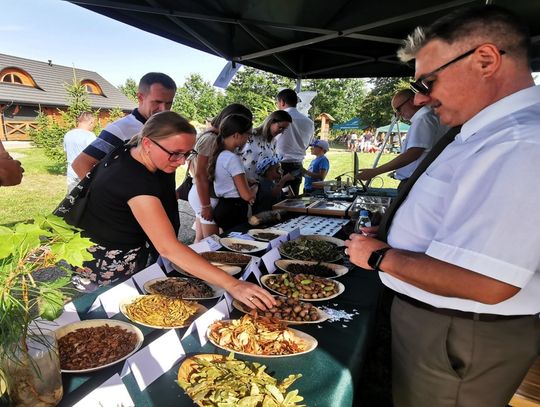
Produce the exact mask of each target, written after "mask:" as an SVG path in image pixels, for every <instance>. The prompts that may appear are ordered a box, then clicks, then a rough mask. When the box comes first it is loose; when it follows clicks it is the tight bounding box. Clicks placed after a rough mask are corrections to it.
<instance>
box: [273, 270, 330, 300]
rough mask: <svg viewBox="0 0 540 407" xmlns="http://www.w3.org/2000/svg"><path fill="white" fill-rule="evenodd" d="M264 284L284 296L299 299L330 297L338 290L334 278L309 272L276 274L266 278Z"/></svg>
mask: <svg viewBox="0 0 540 407" xmlns="http://www.w3.org/2000/svg"><path fill="white" fill-rule="evenodd" d="M266 285H268V287H269V288H271V289H272V290H275V291H277V292H279V293H280V294H283V295H284V296H286V297H292V298H299V299H307V300H309V299H321V298H323V299H324V298H328V297H331V296H333V295H335V294H337V293H338V292H339V286H338V284H337V283H336V282H335V281H334V280H330V279H328V278H321V277H317V276H312V275H309V274H290V273H286V274H277V275H271V276H269V277H268V278H267V280H266Z"/></svg>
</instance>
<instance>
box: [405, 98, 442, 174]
mask: <svg viewBox="0 0 540 407" xmlns="http://www.w3.org/2000/svg"><path fill="white" fill-rule="evenodd" d="M448 130H450V128H449V127H448V126H445V125H444V124H441V123H440V122H439V117H438V116H437V115H436V114H435V113H433V111H432V110H431V109H430V108H429V107H428V106H424V107H422V108H421V109H420V110H418V111H417V112H416V113H415V114H414V116H413V117H411V127H410V128H409V131H408V132H407V137H406V138H405V141H404V142H403V144H402V146H401V153H404V152H405V151H407V150H408V149H409V148H413V147H419V148H423V149H424V152H423V153H422V155H421V156H420V157H418V158H417V159H416V160H414V161H413V162H412V163H409V164H407V165H405V166H403V167H401V168H398V169H397V170H396V175H395V177H396V179H398V180H404V179H407V178H409V177H410V176H411V175H412V173H413V172H414V170H415V169H416V167H418V164H420V163H421V162H422V160H423V159H424V158H425V157H426V155H427V153H428V152H429V150H431V148H432V147H433V146H434V145H435V144H436V143H437V141H439V139H440V138H441V137H442V136H443V135H444V134H445V133H446V132H447V131H448Z"/></svg>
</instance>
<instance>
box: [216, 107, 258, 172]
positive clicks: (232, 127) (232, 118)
mask: <svg viewBox="0 0 540 407" xmlns="http://www.w3.org/2000/svg"><path fill="white" fill-rule="evenodd" d="M252 127H253V123H252V121H251V119H250V118H248V117H246V116H244V115H242V114H230V115H228V116H227V117H225V118H224V119H223V120H222V121H221V125H220V126H219V134H218V137H217V140H216V146H215V149H214V151H213V152H212V155H211V156H210V158H209V160H208V178H209V179H210V181H213V180H214V178H215V176H216V162H217V158H218V156H219V154H220V153H221V152H222V151H223V150H224V149H225V143H224V140H225V139H226V138H229V137H231V136H233V135H235V134H236V133H240V134H243V133H247V132H248V131H250V130H251V128H252Z"/></svg>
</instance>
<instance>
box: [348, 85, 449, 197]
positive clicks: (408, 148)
mask: <svg viewBox="0 0 540 407" xmlns="http://www.w3.org/2000/svg"><path fill="white" fill-rule="evenodd" d="M392 109H393V110H394V112H395V113H396V115H398V116H400V117H402V118H403V119H405V120H409V121H410V122H411V127H410V128H409V131H408V132H407V138H406V139H405V141H404V142H403V143H402V145H401V153H400V154H399V155H398V156H397V157H396V158H394V159H393V160H391V161H388V162H387V163H385V164H383V165H380V166H378V167H376V168H362V169H361V170H359V171H358V178H359V179H361V180H370V179H371V178H373V177H376V176H377V175H380V174H384V173H385V172H389V171H394V170H396V173H395V175H394V178H396V179H397V180H399V181H401V182H400V184H399V186H398V189H399V188H400V187H401V186H402V185H403V184H404V183H405V182H406V181H407V179H409V177H410V176H411V175H412V173H413V172H414V170H415V169H416V167H418V164H420V162H421V161H422V160H423V159H424V157H425V156H426V155H427V153H428V152H429V150H430V149H431V147H433V146H434V145H435V143H436V142H437V141H438V140H439V139H440V138H441V137H442V136H443V135H444V134H445V133H446V132H447V131H448V130H449V128H448V126H445V125H444V124H441V123H440V122H439V118H438V117H437V115H436V114H435V113H433V111H432V110H431V108H429V107H428V106H416V105H415V104H414V92H413V91H412V90H410V89H404V90H400V91H398V92H397V93H396V94H395V95H394V97H393V98H392Z"/></svg>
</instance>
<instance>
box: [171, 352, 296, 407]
mask: <svg viewBox="0 0 540 407" xmlns="http://www.w3.org/2000/svg"><path fill="white" fill-rule="evenodd" d="M265 370H266V366H264V365H261V364H259V363H255V362H253V363H252V362H244V361H241V360H237V359H235V358H234V354H233V353H231V354H230V355H229V356H228V357H225V356H222V355H196V356H193V357H191V358H188V359H186V360H185V361H184V362H183V363H182V365H181V366H180V369H179V371H178V384H179V385H180V387H182V389H184V391H185V392H186V394H187V395H188V396H189V397H191V399H192V400H193V401H194V402H195V403H196V404H197V405H199V406H245V407H257V406H265V407H272V406H287V407H305V405H303V404H298V403H299V402H301V401H302V400H303V399H304V398H303V397H301V396H299V395H298V390H293V391H290V392H287V389H288V388H289V387H290V386H291V385H292V384H293V383H294V382H295V380H297V379H299V378H300V377H302V375H301V374H296V375H289V376H288V377H287V378H286V379H284V380H282V381H278V380H276V379H275V378H273V377H272V376H270V375H269V374H268V373H266V371H265Z"/></svg>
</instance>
